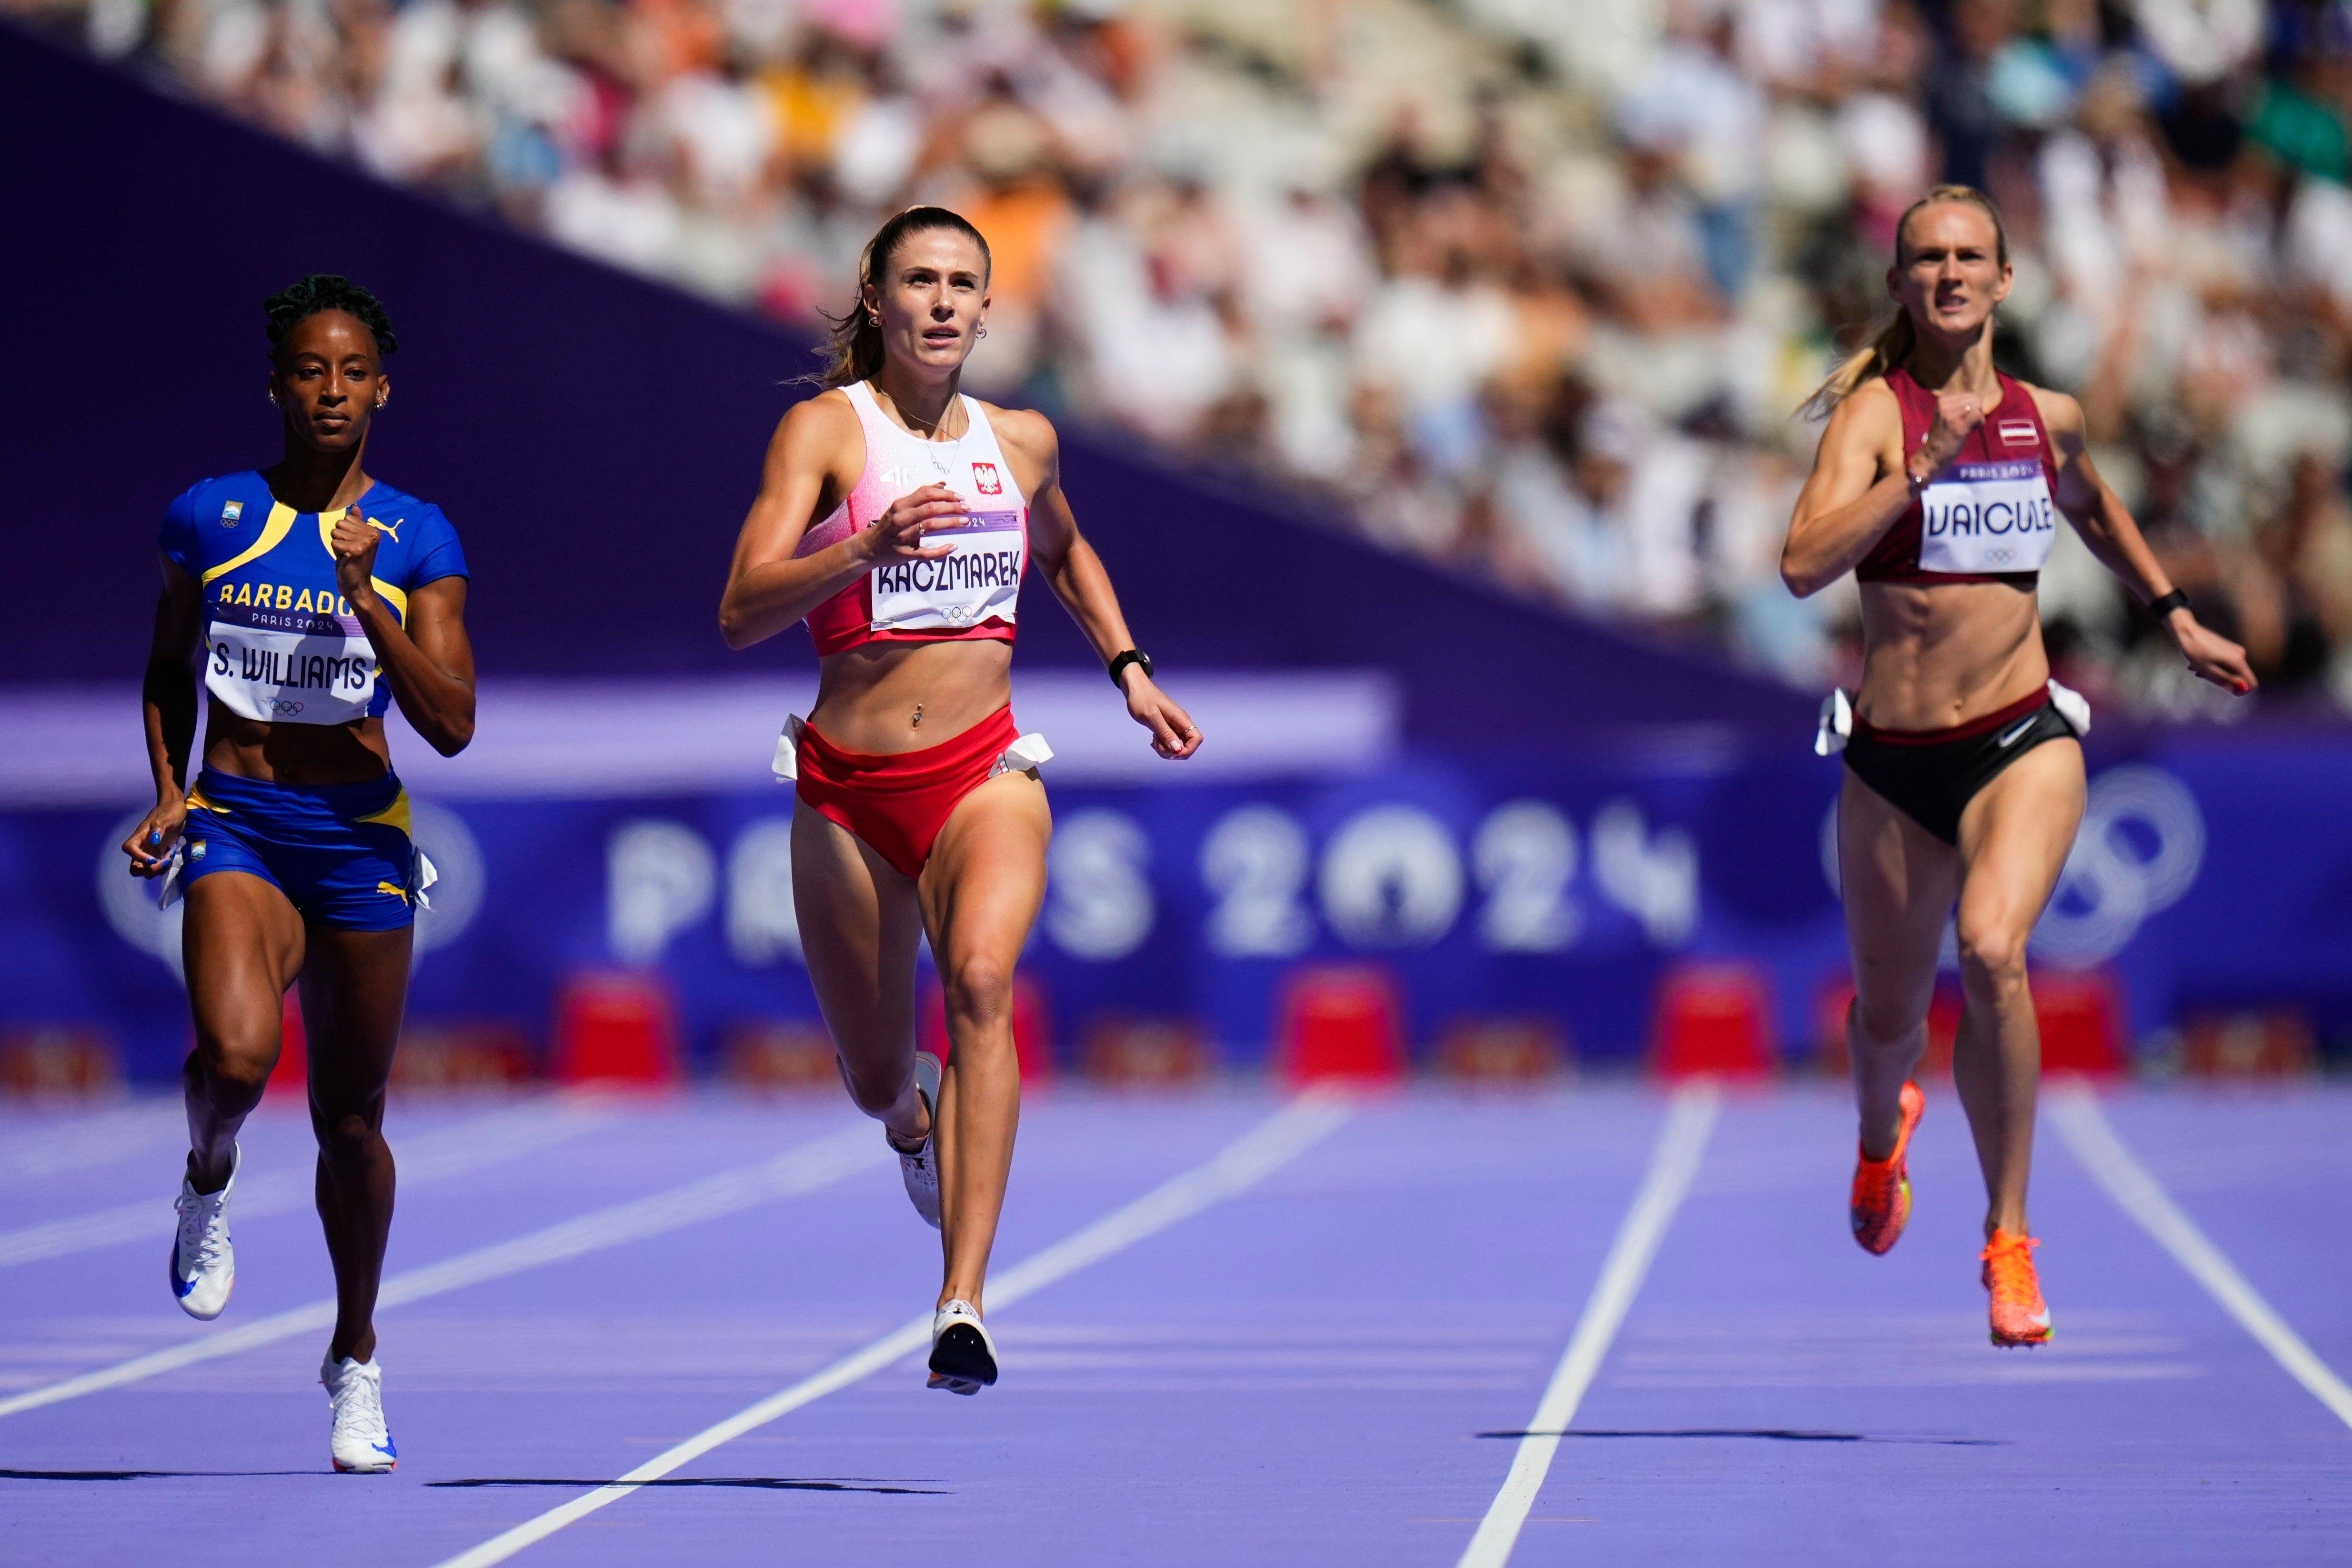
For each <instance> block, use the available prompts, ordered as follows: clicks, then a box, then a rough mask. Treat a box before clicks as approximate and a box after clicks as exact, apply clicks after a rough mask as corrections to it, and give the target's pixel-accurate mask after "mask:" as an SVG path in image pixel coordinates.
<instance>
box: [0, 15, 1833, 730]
mask: <svg viewBox="0 0 2352 1568" xmlns="http://www.w3.org/2000/svg"><path fill="white" fill-rule="evenodd" d="M0 146H5V147H6V148H7V149H8V150H9V151H8V155H7V157H6V158H5V159H0V211H5V212H8V213H10V214H11V215H14V216H15V217H16V225H15V227H16V233H17V235H18V239H17V241H16V243H15V244H12V245H11V246H9V247H6V249H5V253H0V290H5V296H6V298H7V299H8V300H10V302H11V305H12V307H13V308H12V310H10V312H9V316H10V322H9V336H10V342H9V344H8V349H9V352H8V353H7V354H6V355H5V358H0V467H5V471H6V472H7V474H8V476H9V486H8V490H9V493H8V506H9V512H10V522H11V527H10V564H11V568H12V571H13V573H14V574H15V577H16V581H17V582H18V583H20V584H43V585H44V587H43V590H42V591H40V592H37V593H32V594H19V595H15V596H14V597H13V607H12V612H11V614H10V616H8V617H7V619H6V620H5V622H0V680H16V681H24V680H44V681H47V680H74V679H98V678H105V679H121V678H122V677H125V676H127V675H129V674H131V672H133V671H135V670H136V669H137V668H138V666H139V664H140V662H141V660H142V652H143V647H144V643H145V637H146V628H147V616H148V611H149V607H150V605H151V604H152V599H151V597H150V595H151V594H152V587H151V584H152V581H153V579H152V568H151V566H150V565H149V563H150V562H151V561H152V543H151V542H152V538H153V534H154V526H155V521H156V519H157V518H158V517H159V516H160V515H161V513H162V510H163V505H164V503H165V502H166V501H167V500H169V499H170V498H171V497H172V496H173V495H174V494H176V493H178V492H179V491H180V490H181V489H184V488H185V487H186V485H187V484H188V483H189V482H190V481H191V480H193V479H195V478H197V477H199V476H202V475H207V474H215V473H219V472H222V471H224V470H226V469H231V468H237V467H241V466H246V465H250V464H253V463H257V462H266V461H268V460H269V459H270V458H272V457H274V455H275V452H274V443H275V440H276V432H275V428H274V426H273V424H272V422H271V419H270V418H269V416H268V408H267V406H266V405H265V404H264V403H263V401H262V375H263V361H262V352H261V351H262V336H261V331H260V328H261V321H260V311H259V309H258V306H259V303H260V300H261V299H262V297H263V296H264V295H265V294H267V293H268V292H269V291H270V290H271V289H275V288H277V287H278V286H279V285H281V284H283V283H285V282H286V281H288V280H289V279H291V278H293V277H295V276H297V275H299V273H302V272H304V271H341V272H346V273H348V274H350V275H351V276H352V277H355V278H358V279H361V280H362V281H364V282H366V283H367V284H368V285H369V286H370V287H372V288H373V289H377V290H378V291H379V292H380V293H382V294H383V295H384V296H385V298H386V299H387V300H389V302H390V303H391V305H392V307H393V310H394V320H395V321H396V322H397V323H398V324H399V327H400V331H401V333H402V336H403V339H404V342H405V343H406V344H407V346H406V347H404V348H403V349H402V351H401V352H400V353H399V354H398V356H397V357H396V358H395V359H394V362H393V368H394V372H395V374H394V386H395V388H396V397H395V401H394V405H393V409H392V412H391V414H390V415H389V416H388V417H387V419H386V421H385V423H384V425H383V429H382V431H381V433H380V435H379V437H378V446H377V447H376V450H375V453H374V454H373V466H374V467H375V468H377V469H378V470H379V471H380V472H382V473H383V474H385V475H386V476H387V477H388V478H391V479H394V480H395V481H396V482H397V483H399V484H400V485H402V486H403V487H404V488H405V489H410V490H413V491H415V492H416V493H419V494H422V495H425V496H426V497H428V498H430V499H432V500H437V501H440V502H441V503H442V504H443V505H444V506H445V507H446V509H447V510H448V511H449V514H450V515H451V517H452V518H454V519H455V520H456V521H457V525H458V527H459V529H460V530H461V531H462V532H463V533H464V535H465V539H466V546H467V553H468V555H469V556H470V557H471V560H472V563H473V565H474V568H475V572H476V578H475V593H474V598H473V603H474V605H475V606H476V608H475V637H476V641H477V644H478V648H479V652H480V656H481V661H482V666H483V668H484V669H485V670H486V671H495V672H498V673H502V674H509V675H512V674H519V673H548V674H566V675H581V674H610V675H631V674H645V673H656V672H663V673H676V672H685V671H690V670H695V669H712V668H734V669H739V670H740V669H744V668H757V665H758V664H765V665H768V666H770V667H774V666H777V665H779V664H791V665H795V666H803V667H804V666H806V665H807V664H808V663H809V661H810V659H811V655H810V652H809V648H808V644H807V642H806V641H805V639H803V638H802V637H799V636H797V635H795V636H793V637H787V638H783V639H780V640H779V642H778V644H777V645H775V646H774V647H769V648H763V649H761V651H759V652H758V653H756V654H754V655H752V656H751V660H752V661H757V663H752V662H749V661H745V660H742V659H740V658H737V657H736V656H733V655H730V654H729V653H728V651H727V650H726V648H725V647H724V646H723V645H722V644H721V643H720V642H719V637H718V635H717V631H716V623H715V615H716V608H717V602H718V594H719V584H720V583H721V581H722V579H723V576H724V574H725V570H726V563H727V555H728V551H729V548H730V545H731V543H732V541H733V534H734V530H735V526H736V524H737V523H738V521H740V518H741V515H742V510H743V508H744V506H745V504H746V502H747V501H748V500H749V499H750V496H751V490H752V487H753V486H754V484H755V483H756V480H757V478H758V471H759V462H760V457H761V451H762V449H763V447H764V446H765V443H766V440H767V437H768V434H769V432H770V430H771V429H772V427H773V426H774V423H775V421H776V419H777V417H778V416H779V415H780V414H781V413H782V409H783V408H784V407H785V406H786V405H788V404H789V403H790V402H791V401H792V400H793V398H794V397H796V396H798V395H802V393H801V390H800V389H798V388H794V387H788V386H785V385H782V383H783V382H784V381H785V380H786V379H787V378H790V377H792V376H794V375H797V374H801V373H802V372H803V370H805V369H806V368H807V367H808V366H809V365H810V364H811V363H813V362H812V361H811V359H810V358H809V356H808V354H807V353H806V345H805V344H804V343H803V342H801V341H800V340H798V339H796V338H795V337H793V335H791V334H789V333H787V332H784V331H781V330H779V329H777V328H774V327H772V326H769V325H766V324H764V323H762V322H761V321H756V320H753V319H751V318H749V317H746V316H741V315H738V314H735V313H732V312H730V311H727V310H720V309H718V308H716V307H714V306H711V305H709V304H706V303H704V302H702V301H699V300H694V299H691V298H689V297H688V296H686V295H683V294H680V293H678V292H676V291H674V290H671V289H666V288H662V287H659V286H656V285H654V284H650V283H646V282H645V281H643V280H641V279H635V278H633V277H629V276H626V275H625V274H622V273H619V272H616V271H614V270H612V269H610V268H604V267H602V266H599V265H598V264H596V263H593V262H591V261H587V260H583V259H582V258H577V257H574V256H572V255H570V254H568V253H565V252H562V251H560V250H557V249H555V248H553V247H549V246H547V245H544V244H541V243H540V242H538V241H536V240H533V239H530V238H529V237H523V236H520V235H518V234H515V233H513V232H511V231H509V230H508V229H506V228H504V227H502V226H499V225H498V224H496V223H494V222H490V221H486V220H483V219H478V218H476V217H474V216H469V215H467V214H464V213H461V212H458V211H456V210H453V209H451V208H449V207H447V206H445V205H440V204H438V203H436V202H434V201H431V200H427V199H425V198H422V197H419V196H417V195H413V194H411V193H408V192H405V191H403V190H399V189H395V188H393V187H390V186H386V185H383V184H378V183H376V182H374V181H373V180H370V179H368V178H366V177H365V176H363V175H362V174H358V173H356V172H354V171H352V170H351V169H349V168H346V167H344V166H342V165H341V164H337V163H329V162H325V161H322V160H320V159H319V158H316V157H314V156H312V155H310V154H309V153H305V152H303V151H301V150H299V149H298V148H296V147H293V146H291V145H289V144H288V143H285V142H279V141H278V140H276V139H274V138H271V137H269V136H268V135H266V134H264V133H262V132H257V131H255V130H253V129H251V128H249V127H247V126H244V125H241V124H238V123H236V122H235V121H230V120H227V119H225V118H223V117H221V116H219V115H217V114H215V113H214V112H212V111H211V110H206V109H204V108H201V107H196V106H193V105H190V104H187V103H184V102H180V101H175V100H172V99H170V98H168V97H165V96H163V95H162V94H160V93H158V92H156V91H154V90H153V89H151V88H150V87H149V86H147V85H145V84H144V83H142V82H141V81H140V80H138V79H135V78H133V77H131V76H128V75H125V74H123V73H121V72H119V71H116V70H113V69H111V68H106V67H102V66H100V65H97V64H94V63H92V62H90V61H89V60H87V59H84V58H79V57H78V56H75V55H73V54H70V53H68V52H65V51H62V50H60V49H58V48H57V47H53V46H51V45H50V44H48V43H47V42H46V41H43V40H41V39H38V38H37V37H33V36H31V35H28V34H26V33H24V32H22V31H19V30H16V29H14V28H11V27H9V26H0ZM1066 449H1067V456H1066V465H1067V484H1068V489H1069V491H1070V494H1071V496H1072V497H1073V500H1074V501H1075V503H1076V506H1077V507H1078V509H1079V511H1080V515H1081V517H1082V519H1083V520H1084V521H1085V523H1086V526H1087V531H1088V533H1089V534H1090V536H1092V537H1093V538H1094V539H1095V540H1096V542H1097V544H1098V545H1099V547H1100V548H1101V550H1102V552H1103V554H1104V556H1105V557H1106V558H1107V559H1108V562H1109V563H1110V565H1111V568H1112V571H1113V573H1114V574H1115V575H1116V577H1117V579H1118V583H1119V587H1120V592H1121V595H1122V596H1123V597H1124V599H1125V601H1126V604H1127V606H1128V610H1129V619H1130V621H1131V623H1132V624H1133V625H1134V626H1135V627H1136V629H1137V635H1138V637H1139V638H1140V639H1141V640H1142V641H1143V642H1144V644H1145V646H1146V647H1150V649H1151V650H1152V651H1153V652H1154V654H1156V655H1157V656H1159V657H1160V658H1161V659H1162V660H1164V661H1167V662H1168V663H1169V664H1171V666H1173V667H1178V668H1181V666H1183V665H1185V664H1193V665H1217V666H1225V667H1234V666H1241V667H1250V666H1255V667H1261V668H1262V667H1266V666H1316V665H1343V666H1351V667H1357V668H1361V667H1366V666H1373V665H1379V666H1386V667H1389V668H1393V669H1395V670H1396V671H1398V673H1399V675H1400V677H1401V679H1402V682H1403V684H1404V687H1405V690H1406V694H1407V701H1408V708H1407V729H1408V733H1409V734H1410V735H1411V736H1412V737H1413V738H1414V739H1417V740H1421V741H1424V742H1432V743H1436V744H1441V745H1493V744H1495V743H1496V740H1497V738H1498V737H1508V738H1514V739H1515V740H1522V741H1527V742H1537V741H1540V740H1543V739H1550V738H1567V737H1570V736H1574V735H1577V734H1580V733H1581V734H1590V733H1591V731H1596V730H1603V729H1615V728H1619V727H1624V726H1633V725H1652V724H1689V723H1697V722H1713V723H1723V724H1730V725H1735V726H1738V728H1739V729H1741V730H1744V731H1749V732H1751V733H1758V734H1763V733H1774V734H1777V735H1779V736H1780V737H1788V736H1801V735H1802V734H1803V733H1804V732H1805V731H1806V730H1807V728H1808V727H1809V724H1810V714H1809V710H1810V702H1809V700H1807V699H1805V698H1804V697H1802V696H1801V695H1798V694H1794V693H1791V692H1790V691H1788V690H1786V689H1783V688H1781V687H1780V686H1778V685H1777V684H1774V683H1771V682H1769V681H1765V680H1759V679H1753V678H1750V677H1748V676H1745V675H1741V674H1738V673H1736V672H1733V671H1730V670H1728V669H1726V668H1722V667H1720V666H1717V665H1716V664H1714V663H1712V662H1710V661H1708V660H1706V659H1703V658H1694V657H1690V656H1687V655H1685V654H1681V653H1678V652H1675V651H1671V650H1667V649H1664V648H1660V647H1654V646H1650V645H1648V644H1646V643H1644V642H1643V641H1641V640H1639V639H1637V638H1634V637H1628V636H1625V635H1622V634H1620V633H1617V632H1614V631H1612V630H1609V629H1606V628H1603V627H1600V626H1591V625H1588V624H1584V623H1581V622H1578V621H1574V620H1571V619H1569V618H1566V617H1563V616H1555V615H1552V614H1550V613H1549V612H1547V611H1544V610H1542V609H1540V608H1537V607H1534V606H1531V605H1526V604H1523V603H1520V602H1518V601H1517V600H1514V599H1512V598H1510V597H1508V596H1507V595H1502V594H1499V593H1496V592H1494V591H1491V590H1489V589H1487V588H1486V587H1483V586H1481V585H1479V584H1471V583H1466V582H1462V581H1458V580H1454V579H1452V578H1449V577H1447V576H1445V575H1444V574H1438V573H1433V572H1432V571H1430V570H1429V569H1427V568H1425V567H1423V566H1421V565H1419V564H1417V563H1412V562H1408V561H1403V560H1401V559H1398V558H1396V557H1393V556H1390V555H1388V554H1385V553H1383V552H1380V551H1378V550H1376V549H1373V548H1370V547H1369V546H1366V545H1363V544H1360V543H1359V542H1355V541H1353V540H1351V539H1349V538H1347V537H1344V536H1342V535H1341V534H1339V532H1338V531H1336V529H1335V527H1334V526H1331V525H1330V524H1329V523H1328V521H1327V520H1318V519H1316V518H1314V517H1313V516H1311V515H1309V514H1307V513H1305V512H1302V511H1300V510H1297V509H1293V508H1290V507H1287V506H1285V505H1283V504H1281V503H1277V502H1274V501H1269V500H1266V499H1265V498H1263V497H1259V496H1255V495H1253V494H1251V493H1249V492H1248V491H1246V490H1245V489H1243V488H1242V487H1241V486H1239V485H1238V484H1235V485H1226V484H1223V483H1219V482H1216V481H1213V480H1204V479H1201V478H1199V477H1197V476H1195V475H1193V474H1191V473H1188V472H1184V471H1180V470H1179V469H1177V468H1174V467H1173V466H1171V465H1170V464H1168V463H1166V462H1164V461H1161V460H1160V459H1158V458H1154V457H1151V456H1149V455H1146V454H1143V453H1141V452H1139V451H1138V450H1135V449H1134V448H1132V447H1130V446H1129V444H1127V443H1124V442H1122V441H1120V440H1118V439H1116V438H1110V437H1102V436H1099V435H1091V434H1087V433H1083V432H1066ZM1046 596H1047V595H1046V593H1045V589H1044V588H1043V587H1041V586H1039V585H1037V584H1032V585H1031V587H1030V589H1029V600H1030V603H1029V604H1028V605H1026V606H1025V607H1026V608H1027V609H1028V612H1029V614H1028V616H1027V617H1026V622H1025V626H1024V637H1023V642H1022V658H1023V659H1024V662H1026V663H1031V664H1062V665H1067V664H1074V663H1080V662H1084V661H1086V660H1087V659H1088V658H1090V657H1091V656H1090V654H1089V652H1088V650H1087V648H1086V647H1084V645H1083V643H1082V642H1081V641H1080V639H1079V638H1078V637H1077V635H1076V631H1075V629H1074V628H1073V627H1072V626H1070V625H1069V624H1068V622H1067V621H1066V618H1065V617H1064V616H1061V615H1059V614H1058V613H1056V612H1055V611H1054V610H1053V609H1052V607H1051V606H1050V605H1045V604H1043V603H1042V601H1043V600H1044V599H1045V598H1046Z"/></svg>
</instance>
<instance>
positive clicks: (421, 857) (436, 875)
mask: <svg viewBox="0 0 2352 1568" xmlns="http://www.w3.org/2000/svg"><path fill="white" fill-rule="evenodd" d="M410 847H412V848H415V846H414V845H411V846H410ZM440 879H441V868H439V867H437V866H436V865H434V864H433V858H432V857H431V856H429V855H427V854H425V851H424V850H423V849H421V848H419V849H416V907H417V908H418V909H420V910H429V909H431V908H432V907H433V900H431V899H429V898H426V897H425V889H427V888H430V887H431V886H432V885H433V884H434V883H436V882H437V881H439V880H440Z"/></svg>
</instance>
